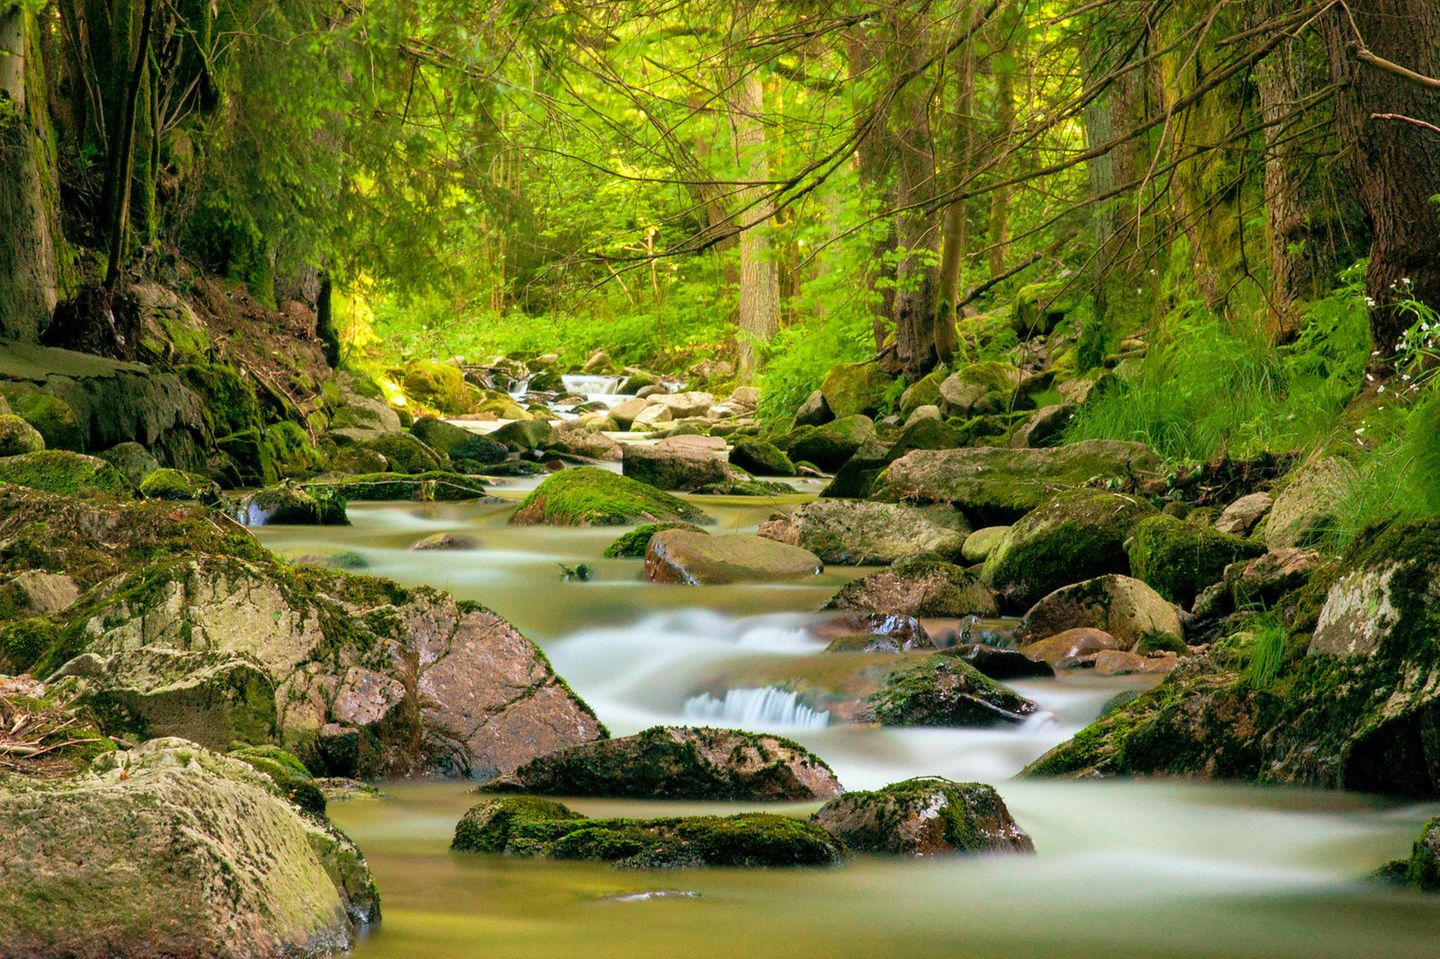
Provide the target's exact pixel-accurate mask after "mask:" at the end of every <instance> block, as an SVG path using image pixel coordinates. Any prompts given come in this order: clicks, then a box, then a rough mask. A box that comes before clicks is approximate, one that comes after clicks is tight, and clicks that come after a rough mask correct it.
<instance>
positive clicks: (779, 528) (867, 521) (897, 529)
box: [760, 499, 970, 566]
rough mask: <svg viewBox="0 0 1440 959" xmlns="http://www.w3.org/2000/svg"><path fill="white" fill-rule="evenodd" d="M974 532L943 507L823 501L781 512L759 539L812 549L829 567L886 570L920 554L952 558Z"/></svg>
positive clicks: (769, 523)
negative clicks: (877, 567)
mask: <svg viewBox="0 0 1440 959" xmlns="http://www.w3.org/2000/svg"><path fill="white" fill-rule="evenodd" d="M969 532H970V529H969V527H968V526H967V525H966V524H965V517H963V516H961V515H960V514H959V513H956V512H955V511H954V510H952V509H949V508H948V507H944V506H938V507H937V506H930V507H923V506H905V505H897V504H894V503H871V502H866V501H863V500H834V499H822V500H816V501H815V502H813V503H805V504H803V505H801V506H799V507H797V508H795V509H794V510H793V511H791V512H789V513H782V514H777V515H776V516H773V517H771V518H770V519H769V520H767V521H766V522H764V523H762V524H761V525H760V535H761V536H764V537H767V538H769V539H773V540H777V541H778V542H781V543H788V544H789V545H791V546H799V547H801V548H802V549H808V550H810V551H811V552H812V553H814V554H815V555H817V556H819V557H820V559H821V560H823V561H824V562H826V563H837V564H840V565H844V566H888V565H890V564H891V563H894V562H897V561H899V560H902V559H906V558H908V557H912V556H916V555H918V554H922V553H924V554H931V555H936V556H940V557H943V558H946V559H953V558H954V557H956V556H958V555H959V554H960V550H961V547H962V546H963V545H964V544H965V538H966V536H968V535H969Z"/></svg>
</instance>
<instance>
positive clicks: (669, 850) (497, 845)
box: [451, 797, 844, 869]
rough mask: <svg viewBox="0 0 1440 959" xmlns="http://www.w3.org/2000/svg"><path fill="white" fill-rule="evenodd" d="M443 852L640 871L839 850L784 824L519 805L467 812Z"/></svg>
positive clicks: (823, 861)
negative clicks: (598, 814)
mask: <svg viewBox="0 0 1440 959" xmlns="http://www.w3.org/2000/svg"><path fill="white" fill-rule="evenodd" d="M451 848H454V849H458V850H462V851H473V852H490V853H505V854H508V855H515V856H531V857H538V858H550V859H590V860H599V861H602V862H611V863H614V864H615V865H617V866H621V867H629V868H642V869H643V868H651V869H654V868H674V867H683V866H744V867H766V866H829V865H835V864H838V863H839V862H841V861H842V860H843V859H844V847H843V846H841V845H840V843H839V842H838V841H837V840H835V839H834V838H833V837H832V836H831V835H830V834H829V833H827V832H826V831H825V830H824V829H822V828H820V827H819V826H817V825H815V824H813V823H808V822H803V821H801V820H798V819H791V818H789V817H787V816H774V815H766V814H763V813H751V814H746V815H740V816H729V817H719V816H695V817H690V818H684V819H588V818H586V817H584V816H582V815H580V814H579V813H577V812H575V811H574V810H571V809H569V808H568V807H565V806H562V805H560V804H559V803H550V802H546V801H544V800H536V799H528V798H522V797H505V798H502V799H492V800H489V801H487V802H484V803H481V804H480V805H478V806H476V807H474V808H472V809H471V810H470V811H469V812H467V813H466V814H465V817H464V819H462V820H461V823H460V825H459V826H458V827H457V828H456V835H455V841H454V843H453V844H452V847H451Z"/></svg>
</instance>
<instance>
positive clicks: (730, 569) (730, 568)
mask: <svg viewBox="0 0 1440 959" xmlns="http://www.w3.org/2000/svg"><path fill="white" fill-rule="evenodd" d="M823 569H824V564H823V563H822V562H821V561H820V558H819V557H818V556H816V555H815V554H814V553H812V552H810V551H809V550H805V549H800V548H799V547H797V546H788V545H786V544H784V543H777V542H775V541H774V540H770V539H765V538H763V537H760V536H748V535H745V534H739V533H736V534H730V535H725V536H709V535H706V534H705V533H703V532H692V531H690V530H684V529H670V530H664V531H662V532H659V533H656V534H655V535H654V536H652V537H651V538H650V543H649V545H648V546H647V547H646V550H645V576H646V578H647V579H649V580H650V581H651V582H652V583H681V584H684V585H687V586H717V585H724V584H727V583H772V582H781V581H785V580H796V579H807V578H810V577H812V576H815V575H816V574H818V573H820V572H821V571H822V570H823Z"/></svg>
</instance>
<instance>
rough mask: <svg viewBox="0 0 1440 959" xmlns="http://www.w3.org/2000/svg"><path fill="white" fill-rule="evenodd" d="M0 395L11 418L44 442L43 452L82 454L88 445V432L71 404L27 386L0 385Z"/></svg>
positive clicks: (23, 384) (18, 384)
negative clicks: (6, 404) (37, 434)
mask: <svg viewBox="0 0 1440 959" xmlns="http://www.w3.org/2000/svg"><path fill="white" fill-rule="evenodd" d="M0 395H3V396H5V397H6V399H7V400H8V401H9V404H10V409H11V411H12V412H13V413H14V415H16V416H19V417H20V418H21V419H23V420H24V421H25V422H27V423H29V424H30V425H31V426H32V427H33V428H34V429H35V431H36V432H38V433H39V434H40V435H41V437H43V438H44V440H45V448H46V449H52V450H70V451H71V452H73V453H83V452H85V450H86V448H87V447H88V445H89V439H90V434H89V430H88V429H87V428H86V426H85V424H83V423H82V422H81V421H80V417H79V415H78V414H76V412H75V410H74V409H73V408H72V407H71V406H70V404H68V403H66V402H65V401H64V400H62V399H60V398H59V397H58V396H52V395H51V394H49V393H45V392H42V391H41V390H40V389H38V388H36V387H34V386H32V385H30V384H29V383H3V382H0Z"/></svg>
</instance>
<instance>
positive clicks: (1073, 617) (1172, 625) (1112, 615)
mask: <svg viewBox="0 0 1440 959" xmlns="http://www.w3.org/2000/svg"><path fill="white" fill-rule="evenodd" d="M1071 629H1098V630H1100V631H1102V632H1104V633H1108V634H1109V635H1111V636H1113V637H1115V638H1116V639H1117V640H1119V641H1120V644H1121V647H1120V648H1123V649H1130V648H1132V647H1134V646H1135V644H1137V643H1139V642H1140V641H1141V640H1142V639H1144V638H1145V637H1147V636H1156V635H1163V636H1172V637H1175V638H1176V639H1181V638H1183V635H1184V632H1183V629H1182V627H1181V624H1180V614H1179V613H1178V611H1177V610H1176V608H1175V606H1174V605H1173V604H1172V603H1170V601H1169V600H1167V599H1165V598H1164V597H1163V596H1161V595H1160V594H1159V593H1157V592H1155V590H1153V589H1151V588H1150V587H1149V586H1146V585H1145V584H1144V583H1142V582H1140V581H1139V580H1138V579H1133V578H1131V577H1129V576H1120V575H1115V574H1111V575H1106V576H1097V577H1096V578H1095V579H1088V580H1086V581H1085V582H1083V583H1075V584H1073V585H1070V586H1065V587H1062V588H1060V589H1057V590H1056V591H1055V592H1053V593H1050V594H1049V595H1047V596H1045V597H1044V598H1043V599H1041V600H1040V601H1039V602H1037V603H1036V604H1035V605H1034V606H1032V607H1030V609H1029V610H1028V611H1027V612H1026V613H1025V618H1024V619H1022V620H1021V621H1020V625H1019V626H1018V627H1016V629H1015V641H1016V642H1018V643H1020V644H1021V645H1022V646H1025V645H1028V644H1030V643H1035V642H1039V641H1040V640H1043V639H1048V638H1050V637H1051V636H1057V635H1059V634H1060V633H1063V632H1065V631H1066V630H1071Z"/></svg>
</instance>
